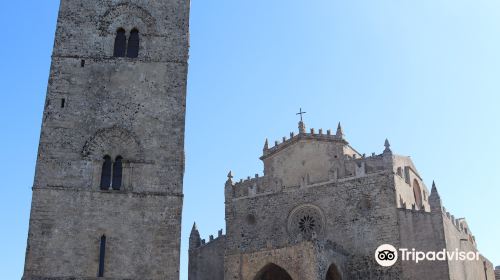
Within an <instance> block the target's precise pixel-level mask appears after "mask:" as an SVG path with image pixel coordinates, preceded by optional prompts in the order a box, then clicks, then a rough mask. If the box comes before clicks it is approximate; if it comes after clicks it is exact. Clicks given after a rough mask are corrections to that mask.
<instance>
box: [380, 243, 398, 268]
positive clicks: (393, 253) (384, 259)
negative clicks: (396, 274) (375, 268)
mask: <svg viewBox="0 0 500 280" xmlns="http://www.w3.org/2000/svg"><path fill="white" fill-rule="evenodd" d="M375 260H376V261H377V263H378V264H379V265H381V266H385V267H387V266H393V265H394V264H395V263H396V262H397V261H398V250H396V248H394V246H392V245H389V244H384V245H380V246H379V247H378V248H377V250H376V251H375Z"/></svg>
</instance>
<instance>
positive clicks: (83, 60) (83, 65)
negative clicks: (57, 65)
mask: <svg viewBox="0 0 500 280" xmlns="http://www.w3.org/2000/svg"><path fill="white" fill-rule="evenodd" d="M80 66H81V67H85V59H82V61H81V62H80Z"/></svg>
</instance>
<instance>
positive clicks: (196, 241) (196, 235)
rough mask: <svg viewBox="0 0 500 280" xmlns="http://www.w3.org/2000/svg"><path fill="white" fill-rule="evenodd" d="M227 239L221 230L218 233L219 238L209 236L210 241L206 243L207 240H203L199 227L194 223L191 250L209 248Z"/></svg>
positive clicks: (190, 238)
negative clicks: (212, 244)
mask: <svg viewBox="0 0 500 280" xmlns="http://www.w3.org/2000/svg"><path fill="white" fill-rule="evenodd" d="M225 237H226V236H225V235H224V234H223V230H222V229H220V230H219V231H218V233H217V237H214V236H213V235H209V237H208V241H206V240H205V239H201V237H200V232H199V231H198V227H197V226H196V223H194V225H193V228H192V229H191V235H190V237H189V250H193V249H197V248H201V247H204V246H208V245H210V244H211V243H214V242H217V241H219V240H222V239H224V238H225Z"/></svg>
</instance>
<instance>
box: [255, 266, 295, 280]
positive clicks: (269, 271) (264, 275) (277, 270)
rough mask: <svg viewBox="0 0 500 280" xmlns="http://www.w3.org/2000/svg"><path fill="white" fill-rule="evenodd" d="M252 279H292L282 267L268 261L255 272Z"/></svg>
mask: <svg viewBox="0 0 500 280" xmlns="http://www.w3.org/2000/svg"><path fill="white" fill-rule="evenodd" d="M254 280H292V277H291V276H290V275H289V274H288V272H286V270H284V269H283V268H281V267H279V266H277V265H275V264H274V263H270V264H268V265H266V266H264V268H262V269H261V270H260V272H259V273H257V275H256V276H255V278H254Z"/></svg>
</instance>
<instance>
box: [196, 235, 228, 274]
mask: <svg viewBox="0 0 500 280" xmlns="http://www.w3.org/2000/svg"><path fill="white" fill-rule="evenodd" d="M225 248H226V236H224V235H220V236H219V237H217V238H215V239H214V240H210V241H209V242H208V243H205V242H204V241H203V242H202V243H201V244H200V246H199V247H197V248H190V249H189V268H188V270H189V271H188V279H189V280H223V279H224V252H225Z"/></svg>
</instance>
